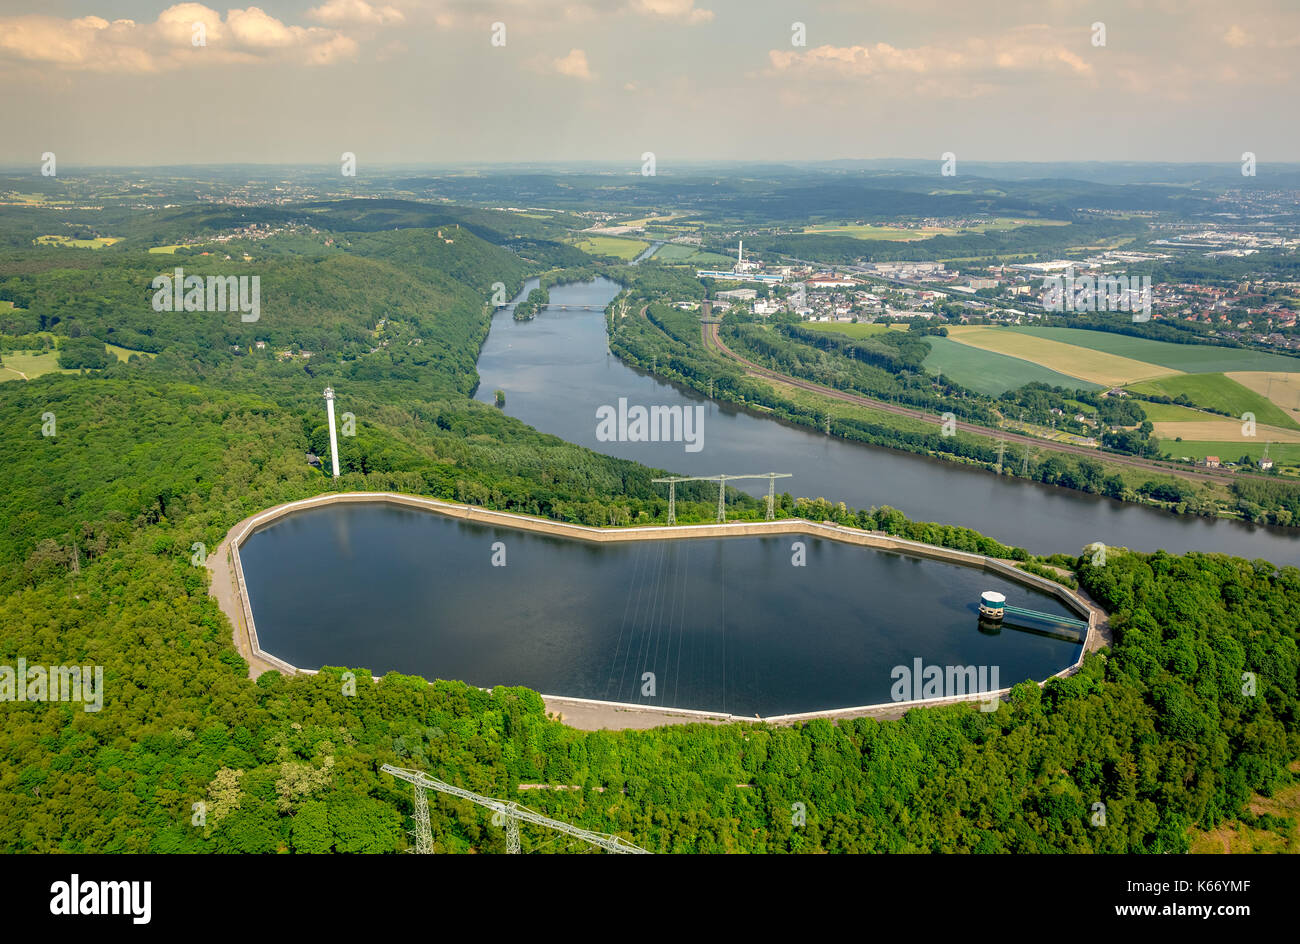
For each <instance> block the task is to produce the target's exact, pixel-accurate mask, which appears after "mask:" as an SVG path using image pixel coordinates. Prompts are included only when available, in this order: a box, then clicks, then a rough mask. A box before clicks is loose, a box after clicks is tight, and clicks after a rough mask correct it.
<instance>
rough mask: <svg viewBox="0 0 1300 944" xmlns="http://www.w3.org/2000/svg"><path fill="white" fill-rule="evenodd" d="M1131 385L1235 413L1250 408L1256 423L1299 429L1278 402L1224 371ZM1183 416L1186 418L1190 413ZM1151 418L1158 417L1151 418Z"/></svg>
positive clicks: (1164, 378) (1154, 393) (1134, 388)
mask: <svg viewBox="0 0 1300 944" xmlns="http://www.w3.org/2000/svg"><path fill="white" fill-rule="evenodd" d="M1129 389H1130V390H1132V391H1133V392H1134V393H1145V394H1150V395H1154V396H1164V397H1176V396H1178V395H1179V394H1183V395H1184V396H1186V397H1187V398H1188V399H1189V400H1191V401H1192V402H1193V403H1195V404H1197V405H1198V406H1209V407H1214V408H1215V409H1216V410H1227V411H1228V412H1229V413H1231V414H1232V415H1233V416H1241V414H1243V413H1246V412H1251V413H1254V414H1255V422H1257V423H1261V424H1264V425H1268V426H1281V427H1284V428H1286V429H1300V423H1297V422H1296V421H1295V420H1293V419H1292V418H1291V417H1290V416H1288V415H1287V414H1286V412H1285V411H1284V410H1283V409H1282V408H1281V407H1279V406H1278V405H1277V404H1275V403H1273V402H1272V401H1271V400H1268V399H1266V398H1265V397H1262V396H1260V395H1259V394H1258V393H1256V392H1255V391H1253V390H1250V389H1248V388H1247V387H1243V386H1242V385H1241V384H1239V383H1237V381H1235V380H1233V379H1232V378H1230V377H1225V376H1223V374H1178V375H1176V376H1173V377H1161V378H1159V379H1157V380H1145V381H1143V382H1142V383H1136V384H1133V385H1132V386H1131V387H1130V388H1129ZM1148 406H1159V404H1143V407H1142V408H1143V409H1144V410H1145V409H1147V407H1148ZM1147 415H1148V416H1150V415H1151V414H1150V413H1148V414H1147ZM1182 419H1184V420H1186V419H1190V417H1183V418H1182ZM1195 419H1205V417H1204V416H1197V417H1195ZM1152 422H1156V420H1154V419H1152Z"/></svg>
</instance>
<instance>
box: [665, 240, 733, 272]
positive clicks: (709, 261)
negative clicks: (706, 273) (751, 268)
mask: <svg viewBox="0 0 1300 944" xmlns="http://www.w3.org/2000/svg"><path fill="white" fill-rule="evenodd" d="M650 258H651V259H654V260H655V261H656V262H664V263H667V264H669V265H672V264H675V263H691V264H693V265H703V266H724V265H731V263H732V262H733V261H734V260H732V258H731V257H730V256H723V255H719V254H718V253H716V252H707V251H705V250H703V249H699V248H697V247H695V246H686V245H683V244H681V243H664V244H663V245H662V246H660V247H659V251H658V252H656V253H655V254H654V255H653V256H651V257H650Z"/></svg>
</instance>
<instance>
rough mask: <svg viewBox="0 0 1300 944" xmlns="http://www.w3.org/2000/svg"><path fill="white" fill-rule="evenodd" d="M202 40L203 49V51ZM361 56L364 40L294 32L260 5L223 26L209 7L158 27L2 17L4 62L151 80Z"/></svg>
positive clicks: (232, 13)
mask: <svg viewBox="0 0 1300 944" xmlns="http://www.w3.org/2000/svg"><path fill="white" fill-rule="evenodd" d="M344 2H346V0H344ZM357 2H360V0H357ZM200 25H201V28H200ZM196 38H201V39H202V44H198V45H196V43H195V39H196ZM356 53H357V43H356V41H355V40H353V39H351V38H350V37H348V36H346V35H344V34H343V33H341V32H339V31H338V30H333V29H324V28H321V27H316V26H312V27H302V26H291V25H288V24H286V23H284V22H282V21H281V20H278V19H276V18H275V17H273V16H271V15H270V14H268V13H266V12H265V11H264V10H262V9H261V8H259V7H248V8H247V9H243V10H236V9H231V10H227V11H226V17H225V19H224V20H223V19H222V17H221V14H220V13H218V12H217V11H216V10H213V9H211V8H209V7H206V6H204V5H203V4H201V3H178V4H175V5H173V6H170V7H168V8H167V9H165V10H163V11H162V12H161V13H160V14H158V19H157V20H155V21H154V22H153V23H137V22H136V21H134V20H126V19H122V20H114V21H113V22H111V23H110V22H109V21H108V20H105V19H103V18H102V17H97V16H83V17H80V18H78V19H61V18H59V17H52V16H42V15H27V16H12V17H0V58H8V59H18V60H25V61H27V62H34V63H42V64H46V65H52V66H56V67H58V68H61V69H68V70H77V71H88V72H125V73H142V74H144V73H157V72H165V71H169V70H171V69H176V68H180V67H182V66H186V65H218V66H229V65H252V64H257V63H261V62H285V61H288V62H294V63H300V64H309V65H328V64H330V63H332V62H336V61H339V60H341V59H349V58H353V57H354V56H355V55H356Z"/></svg>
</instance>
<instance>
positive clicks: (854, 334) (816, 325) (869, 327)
mask: <svg viewBox="0 0 1300 944" xmlns="http://www.w3.org/2000/svg"><path fill="white" fill-rule="evenodd" d="M799 327H801V328H807V329H808V330H809V331H821V332H824V333H826V334H845V335H848V336H849V337H851V338H865V337H869V336H871V335H873V334H884V333H885V332H887V331H889V330H890V326H889V325H887V324H867V323H866V322H858V323H856V324H855V323H854V322H852V321H805V322H803V323H802V324H800V325H799Z"/></svg>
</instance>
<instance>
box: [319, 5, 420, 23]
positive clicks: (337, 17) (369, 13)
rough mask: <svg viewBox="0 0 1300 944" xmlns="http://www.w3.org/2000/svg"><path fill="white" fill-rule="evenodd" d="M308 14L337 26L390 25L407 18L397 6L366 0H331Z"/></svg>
mask: <svg viewBox="0 0 1300 944" xmlns="http://www.w3.org/2000/svg"><path fill="white" fill-rule="evenodd" d="M307 15H308V16H310V17H311V18H312V19H314V20H319V21H320V22H322V23H330V24H332V25H335V26H337V25H340V24H349V25H355V26H389V25H391V24H393V23H401V22H402V21H403V20H405V19H406V17H405V16H404V15H403V14H402V11H401V10H399V9H397V7H391V6H372V5H371V4H369V3H367V2H366V0H329V2H328V3H326V4H324V5H322V6H319V7H316V8H314V9H311V10H308V11H307Z"/></svg>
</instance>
